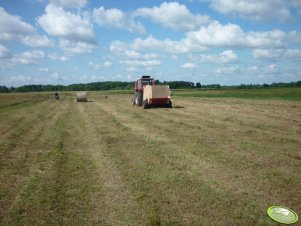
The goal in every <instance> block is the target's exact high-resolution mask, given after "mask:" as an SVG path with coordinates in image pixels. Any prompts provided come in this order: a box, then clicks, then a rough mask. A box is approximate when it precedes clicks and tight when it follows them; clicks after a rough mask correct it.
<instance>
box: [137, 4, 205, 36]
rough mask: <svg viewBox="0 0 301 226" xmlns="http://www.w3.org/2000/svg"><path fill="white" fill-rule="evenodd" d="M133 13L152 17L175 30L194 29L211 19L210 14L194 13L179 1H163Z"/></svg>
mask: <svg viewBox="0 0 301 226" xmlns="http://www.w3.org/2000/svg"><path fill="white" fill-rule="evenodd" d="M133 15H134V16H135V17H137V16H140V17H150V18H151V20H152V21H153V22H154V23H157V24H161V25H162V26H163V27H167V28H171V29H173V30H193V29H196V28H198V27H200V26H202V25H204V24H208V23H209V21H210V19H209V16H207V15H200V14H197V15H194V14H192V13H191V12H190V11H189V10H188V9H187V8H186V6H185V5H182V4H179V3H178V2H163V3H162V4H161V5H160V6H159V7H153V8H140V9H137V10H136V11H134V12H133Z"/></svg>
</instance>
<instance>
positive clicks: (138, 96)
mask: <svg viewBox="0 0 301 226" xmlns="http://www.w3.org/2000/svg"><path fill="white" fill-rule="evenodd" d="M142 100H143V94H142V92H141V91H139V92H137V93H136V100H135V102H136V105H138V106H142Z"/></svg>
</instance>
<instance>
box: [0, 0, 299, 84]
mask: <svg viewBox="0 0 301 226" xmlns="http://www.w3.org/2000/svg"><path fill="white" fill-rule="evenodd" d="M141 75H151V76H152V77H154V78H155V79H158V80H160V81H179V80H181V81H191V82H200V83H201V84H221V85H239V84H263V83H273V82H291V81H299V80H301V1H300V0H227V1H225V0H180V1H159V0H128V1H125V0H17V1H12V0H0V85H5V86H14V87H16V86H21V85H28V84H62V85H68V84H74V83H89V82H99V81H134V80H136V79H138V78H140V77H141Z"/></svg>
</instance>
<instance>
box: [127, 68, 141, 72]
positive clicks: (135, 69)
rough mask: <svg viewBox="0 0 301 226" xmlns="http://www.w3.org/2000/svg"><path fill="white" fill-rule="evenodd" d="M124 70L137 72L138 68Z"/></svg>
mask: <svg viewBox="0 0 301 226" xmlns="http://www.w3.org/2000/svg"><path fill="white" fill-rule="evenodd" d="M126 70H127V71H128V72H135V71H138V68H136V67H128V68H127V69H126Z"/></svg>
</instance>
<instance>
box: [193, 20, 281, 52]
mask: <svg viewBox="0 0 301 226" xmlns="http://www.w3.org/2000/svg"><path fill="white" fill-rule="evenodd" d="M285 36H286V34H285V33H284V32H283V31H281V30H272V31H267V32H244V31H243V30H242V29H241V28H240V26H239V25H236V24H226V25H222V24H220V23H219V22H217V21H215V22H213V23H211V24H210V25H208V26H207V27H202V28H201V29H200V30H198V31H192V32H189V33H187V38H188V39H189V40H191V41H192V42H193V43H196V44H198V45H200V46H212V47H219V46H220V47H227V46H228V47H261V46H264V47H275V46H283V40H284V38H285Z"/></svg>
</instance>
